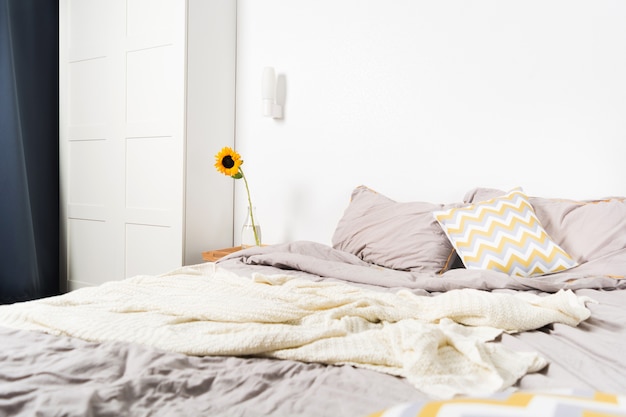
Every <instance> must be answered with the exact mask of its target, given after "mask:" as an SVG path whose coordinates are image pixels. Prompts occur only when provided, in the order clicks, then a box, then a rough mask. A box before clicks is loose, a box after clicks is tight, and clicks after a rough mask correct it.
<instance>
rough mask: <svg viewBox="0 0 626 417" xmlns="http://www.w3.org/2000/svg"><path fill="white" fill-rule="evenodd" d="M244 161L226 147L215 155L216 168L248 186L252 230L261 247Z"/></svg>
mask: <svg viewBox="0 0 626 417" xmlns="http://www.w3.org/2000/svg"><path fill="white" fill-rule="evenodd" d="M241 164H243V159H241V155H239V154H238V153H237V152H235V150H234V149H232V148H229V147H228V146H225V147H223V148H222V150H221V151H219V152H218V153H217V155H215V168H217V170H218V171H219V172H221V173H222V174H224V175H228V176H229V177H232V178H234V179H236V180H239V179H243V182H244V184H245V185H246V194H248V212H249V215H250V221H251V222H252V230H253V231H254V242H255V243H256V245H257V246H261V236H260V234H259V233H258V231H257V227H256V226H255V224H254V213H253V210H252V199H251V198H250V187H248V180H247V179H246V176H245V174H244V173H243V169H241Z"/></svg>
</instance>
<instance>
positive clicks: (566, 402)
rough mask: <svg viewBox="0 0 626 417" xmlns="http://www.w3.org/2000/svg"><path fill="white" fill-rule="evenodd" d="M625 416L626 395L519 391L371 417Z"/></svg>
mask: <svg viewBox="0 0 626 417" xmlns="http://www.w3.org/2000/svg"><path fill="white" fill-rule="evenodd" d="M444 415H445V416H446V417H464V416H479V415H490V416H495V415H498V416H502V417H505V416H516V417H554V416H560V415H567V416H568V417H624V416H626V398H625V397H622V396H617V395H612V394H607V393H603V392H594V393H592V394H591V395H580V394H579V395H573V394H572V395H567V394H550V393H546V394H540V393H525V392H516V393H513V394H511V395H510V396H508V397H506V398H497V397H493V398H458V399H452V400H447V401H432V402H426V403H423V402H422V403H419V402H416V403H409V404H402V405H399V406H396V407H392V408H389V409H387V410H383V411H380V412H378V413H375V414H371V415H370V416H369V417H439V416H444Z"/></svg>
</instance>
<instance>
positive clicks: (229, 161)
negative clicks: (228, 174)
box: [222, 155, 235, 169]
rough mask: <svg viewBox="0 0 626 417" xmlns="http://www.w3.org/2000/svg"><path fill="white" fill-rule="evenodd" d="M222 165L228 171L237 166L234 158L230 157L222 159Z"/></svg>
mask: <svg viewBox="0 0 626 417" xmlns="http://www.w3.org/2000/svg"><path fill="white" fill-rule="evenodd" d="M222 165H223V166H224V168H226V169H230V168H232V167H234V166H235V161H233V157H232V156H230V155H226V156H225V157H223V158H222Z"/></svg>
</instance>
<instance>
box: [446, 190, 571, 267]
mask: <svg viewBox="0 0 626 417" xmlns="http://www.w3.org/2000/svg"><path fill="white" fill-rule="evenodd" d="M434 216H435V218H436V219H437V221H438V222H439V223H440V224H441V226H442V228H443V229H444V231H445V232H446V234H447V235H448V238H449V239H450V241H451V243H452V244H453V245H454V247H455V248H456V250H457V252H458V253H459V256H460V257H461V259H462V260H463V263H464V264H465V266H466V267H467V268H470V269H492V270H497V271H501V272H505V273H508V274H513V275H520V276H532V275H539V274H545V273H549V272H557V271H562V270H565V269H568V268H571V267H573V266H575V265H576V263H575V262H574V261H573V260H572V259H571V258H570V256H569V255H568V254H567V253H566V252H565V251H564V250H563V249H562V248H561V247H559V246H558V245H557V244H556V243H554V242H553V241H552V239H550V237H549V236H548V234H547V233H546V231H545V230H544V229H543V227H542V226H541V224H540V223H539V220H538V219H537V217H536V216H535V213H534V211H533V208H532V205H531V204H530V202H529V201H528V200H527V199H526V196H525V195H524V194H523V193H522V192H521V191H520V190H514V191H512V192H510V193H509V194H507V195H506V196H503V197H498V198H494V199H492V200H488V201H486V202H483V203H478V204H476V205H474V206H470V207H464V208H458V209H451V210H448V211H445V212H435V213H434Z"/></svg>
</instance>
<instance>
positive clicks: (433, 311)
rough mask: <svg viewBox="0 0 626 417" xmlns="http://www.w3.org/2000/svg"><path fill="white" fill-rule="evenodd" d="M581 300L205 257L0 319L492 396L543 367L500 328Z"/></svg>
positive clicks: (9, 310)
mask: <svg viewBox="0 0 626 417" xmlns="http://www.w3.org/2000/svg"><path fill="white" fill-rule="evenodd" d="M588 301H590V300H589V299H587V298H585V297H577V296H576V295H574V294H573V293H572V292H571V291H560V292H558V293H556V294H551V295H548V296H545V297H542V296H537V295H534V294H528V293H526V294H518V295H510V294H497V293H490V292H484V291H479V290H472V289H467V290H455V291H450V292H447V293H444V294H441V295H437V296H433V297H429V296H418V295H415V294H413V293H411V292H410V291H398V292H387V293H386V292H380V291H372V290H368V289H364V288H359V287H355V286H352V285H349V284H346V283H342V282H314V281H311V280H308V279H304V278H298V277H293V276H286V275H277V276H264V275H255V276H253V279H249V278H246V277H240V276H237V275H235V274H234V273H232V272H229V271H227V270H225V269H222V268H220V267H219V266H216V265H215V264H213V263H207V264H202V265H196V266H193V267H184V268H181V269H179V270H176V271H173V272H171V273H169V274H164V275H160V276H137V277H134V278H129V279H126V280H122V281H114V282H109V283H106V284H103V285H100V286H98V287H90V288H83V289H80V290H76V291H73V292H70V293H67V294H64V295H60V296H56V297H50V298H45V299H40V300H35V301H29V302H25V303H17V304H13V305H7V306H0V325H2V326H6V327H12V328H20V329H29V330H39V331H44V332H46V333H51V334H58V335H69V336H73V337H77V338H81V339H84V340H88V341H107V340H115V341H125V342H133V343H140V344H145V345H149V346H153V347H156V348H159V349H164V350H167V351H173V352H180V353H185V354H188V355H237V356H243V355H260V356H268V357H274V358H284V359H294V360H299V361H305V362H322V363H327V364H349V365H353V366H357V367H363V368H368V369H374V370H377V371H381V372H386V373H388V374H392V375H397V376H401V377H405V378H407V379H408V380H409V381H410V382H411V383H413V385H415V387H416V388H417V389H419V390H420V391H422V392H424V393H426V394H427V395H429V396H431V397H435V398H448V397H452V396H455V395H458V394H463V395H485V394H490V393H493V392H496V391H499V390H502V389H505V388H507V387H509V386H511V385H513V384H514V383H515V382H516V381H517V380H518V379H519V378H521V377H522V376H523V375H525V374H526V373H530V372H537V371H539V370H541V369H542V368H543V367H545V366H546V361H545V360H544V359H542V358H541V357H539V356H538V355H537V354H536V353H533V352H514V351H512V350H510V349H507V348H505V347H504V346H502V345H501V344H499V343H493V342H491V341H493V340H494V339H495V338H497V337H498V335H500V334H501V333H502V331H507V332H520V331H526V330H531V329H536V328H540V327H542V326H545V325H547V324H549V323H555V322H559V323H565V324H569V325H572V326H576V325H577V324H578V323H580V322H581V321H582V320H585V319H586V318H588V317H589V314H590V313H589V310H588V309H587V308H586V306H585V303H586V302H588Z"/></svg>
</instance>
